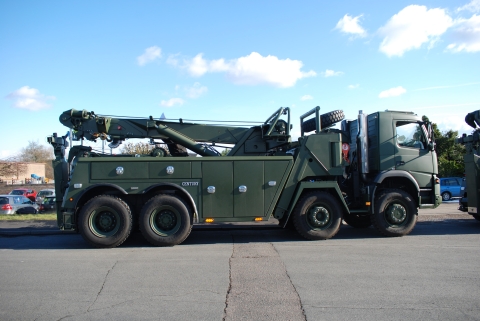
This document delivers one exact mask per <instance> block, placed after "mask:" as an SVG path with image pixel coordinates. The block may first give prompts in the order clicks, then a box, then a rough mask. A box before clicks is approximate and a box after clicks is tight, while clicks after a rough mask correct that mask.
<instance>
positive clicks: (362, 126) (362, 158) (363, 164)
mask: <svg viewBox="0 0 480 321" xmlns="http://www.w3.org/2000/svg"><path fill="white" fill-rule="evenodd" d="M357 153H360V155H359V157H358V160H359V162H360V164H359V165H360V169H361V170H360V172H361V174H362V179H363V181H366V180H367V175H366V174H368V173H369V172H370V170H369V165H368V129H367V114H365V113H363V111H362V110H360V111H359V112H358V136H357Z"/></svg>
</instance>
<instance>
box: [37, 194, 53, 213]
mask: <svg viewBox="0 0 480 321" xmlns="http://www.w3.org/2000/svg"><path fill="white" fill-rule="evenodd" d="M56 209H57V203H56V198H55V196H46V197H45V198H44V199H43V202H42V204H40V209H39V211H40V212H49V211H55V210H56Z"/></svg>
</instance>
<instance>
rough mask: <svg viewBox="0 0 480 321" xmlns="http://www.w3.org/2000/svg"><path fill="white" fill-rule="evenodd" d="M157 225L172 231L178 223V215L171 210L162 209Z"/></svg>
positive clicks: (157, 218)
mask: <svg viewBox="0 0 480 321" xmlns="http://www.w3.org/2000/svg"><path fill="white" fill-rule="evenodd" d="M155 221H156V222H155V223H156V224H157V226H158V227H159V228H160V229H161V230H164V231H170V230H171V229H173V228H174V227H175V225H177V217H176V215H175V214H174V213H173V212H171V211H162V212H160V213H159V214H158V215H157V217H156V220H155Z"/></svg>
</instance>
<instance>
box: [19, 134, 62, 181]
mask: <svg viewBox="0 0 480 321" xmlns="http://www.w3.org/2000/svg"><path fill="white" fill-rule="evenodd" d="M17 159H18V161H19V162H25V163H45V177H48V178H53V167H52V160H53V159H54V155H53V148H52V147H48V146H45V145H42V144H40V142H39V141H38V140H37V141H36V142H34V141H29V142H28V145H27V147H24V148H22V149H21V150H20V153H19V155H18V156H17Z"/></svg>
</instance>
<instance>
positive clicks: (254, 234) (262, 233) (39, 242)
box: [0, 219, 480, 251]
mask: <svg viewBox="0 0 480 321" xmlns="http://www.w3.org/2000/svg"><path fill="white" fill-rule="evenodd" d="M475 234H477V235H480V222H477V221H476V220H474V219H471V220H468V219H464V220H443V221H427V222H425V221H424V222H418V223H417V225H416V226H415V228H414V229H413V231H412V232H411V233H410V234H409V235H407V236H404V238H410V237H416V236H425V235H437V236H442V235H475ZM353 239H357V240H359V241H361V240H362V239H379V240H378V242H382V241H381V240H380V239H391V238H388V237H385V236H382V235H381V234H380V233H379V232H378V231H377V230H376V229H375V228H373V227H369V228H365V229H356V228H352V227H350V226H348V225H342V227H341V228H340V231H339V232H338V233H337V235H335V236H334V237H333V238H332V239H330V240H327V241H308V240H305V239H304V238H303V237H301V236H300V235H299V234H298V233H297V232H296V231H294V230H291V229H282V228H280V227H276V226H267V227H260V228H259V227H254V228H252V227H248V226H245V227H243V226H242V227H240V228H239V227H238V226H234V224H225V225H222V226H218V227H214V228H202V227H194V229H193V230H192V232H191V234H190V236H189V237H188V238H187V239H186V240H185V241H184V242H183V243H182V244H181V245H177V246H184V245H186V246H195V245H208V244H230V243H256V242H271V243H282V242H305V243H311V244H313V243H318V244H319V245H320V244H322V243H323V242H329V245H332V242H335V241H338V240H353ZM122 248H123V249H126V248H127V249H128V248H130V249H131V248H155V247H154V246H152V245H150V243H148V242H147V241H146V240H145V239H144V238H143V236H142V235H141V234H140V233H139V232H133V233H132V234H131V235H130V237H129V238H128V239H127V240H126V241H125V242H124V243H123V244H122V245H121V246H120V247H118V248H117V249H118V250H121V249H122ZM2 249H10V250H35V249H42V250H60V249H68V250H81V249H82V250H91V251H109V249H96V248H93V247H91V246H89V245H88V244H87V243H86V242H85V241H84V240H83V239H82V237H81V236H80V235H79V234H65V235H43V236H40V235H39V236H34V235H32V236H13V237H6V236H0V250H2ZM158 249H159V250H161V248H158Z"/></svg>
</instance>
